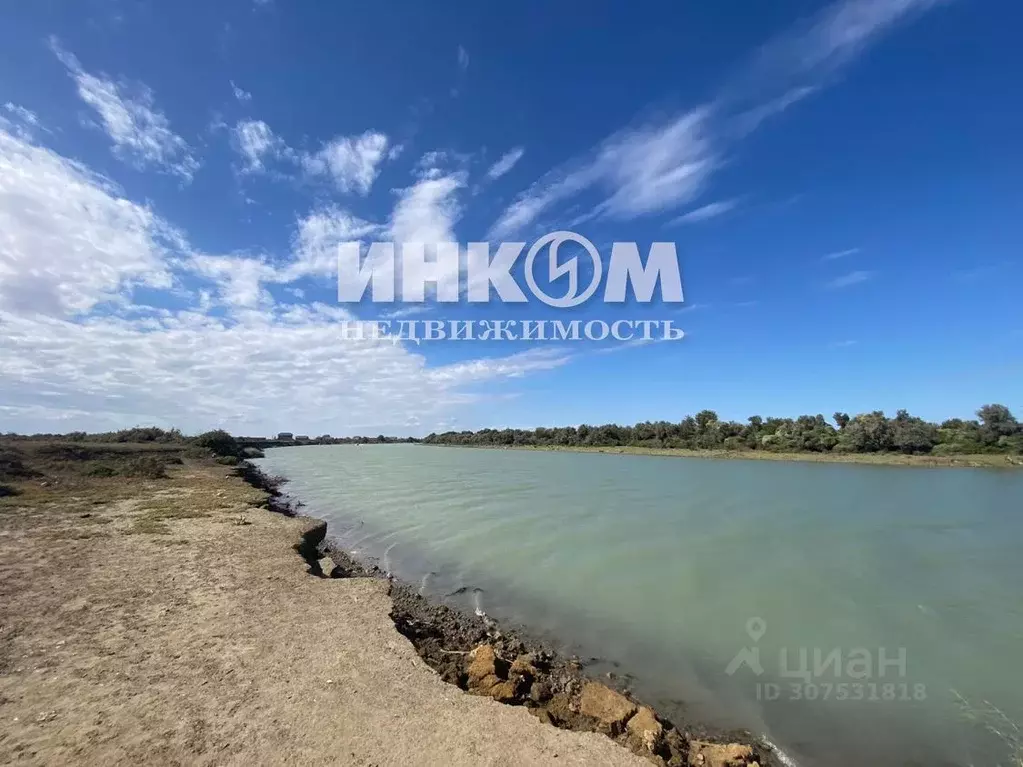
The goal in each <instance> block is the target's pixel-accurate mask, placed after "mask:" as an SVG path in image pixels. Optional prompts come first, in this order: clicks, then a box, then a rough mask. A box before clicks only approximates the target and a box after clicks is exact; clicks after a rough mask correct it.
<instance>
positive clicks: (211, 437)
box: [192, 429, 241, 458]
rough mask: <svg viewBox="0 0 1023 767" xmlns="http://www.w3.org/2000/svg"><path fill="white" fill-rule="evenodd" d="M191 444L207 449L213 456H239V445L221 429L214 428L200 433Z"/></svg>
mask: <svg viewBox="0 0 1023 767" xmlns="http://www.w3.org/2000/svg"><path fill="white" fill-rule="evenodd" d="M192 444H193V445H195V446H197V447H201V448H205V449H207V450H209V451H210V452H211V453H213V455H215V456H233V457H235V458H239V457H241V445H239V444H238V440H236V439H235V438H234V437H232V436H231V435H230V434H228V433H227V432H226V431H224V430H223V429H216V430H214V431H208V432H206V433H204V434H200V435H199V436H198V437H196V438H195V439H193V440H192Z"/></svg>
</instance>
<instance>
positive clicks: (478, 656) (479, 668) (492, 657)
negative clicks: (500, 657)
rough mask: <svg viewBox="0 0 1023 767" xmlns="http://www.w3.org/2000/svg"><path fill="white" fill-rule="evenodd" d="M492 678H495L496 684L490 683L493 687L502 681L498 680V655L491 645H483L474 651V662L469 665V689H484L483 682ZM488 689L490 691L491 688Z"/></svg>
mask: <svg viewBox="0 0 1023 767" xmlns="http://www.w3.org/2000/svg"><path fill="white" fill-rule="evenodd" d="M491 676H492V677H494V682H491V683H490V686H491V687H492V686H493V684H494V683H496V682H498V681H500V680H499V679H498V678H497V653H495V652H494V648H493V647H491V646H490V645H488V644H481V645H480V646H479V647H477V648H476V649H475V650H473V651H472V660H471V662H470V663H469V689H478V688H480V687H482V685H481V682H483V680H485V679H487V677H491ZM486 689H488V690H489V689H490V687H487V688H486Z"/></svg>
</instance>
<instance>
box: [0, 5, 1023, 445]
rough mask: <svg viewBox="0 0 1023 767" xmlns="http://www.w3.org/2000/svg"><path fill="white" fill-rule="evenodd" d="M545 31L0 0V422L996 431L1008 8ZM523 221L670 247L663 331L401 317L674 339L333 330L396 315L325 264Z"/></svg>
mask: <svg viewBox="0 0 1023 767" xmlns="http://www.w3.org/2000/svg"><path fill="white" fill-rule="evenodd" d="M581 7H582V6H580V5H578V4H568V3H560V4H555V3H547V2H522V3H514V4H502V5H498V4H491V3H478V4H468V3H459V4H453V3H452V4H443V3H429V4H427V3H421V2H398V3H390V4H386V6H385V5H384V4H355V3H312V2H284V0H262V1H260V2H257V1H256V0H232V1H231V2H220V3H199V2H180V3H174V4H170V3H156V2H144V3H138V2H126V1H123V0H89V1H88V2H81V3H74V4H71V3H61V4H57V3H53V4H48V3H31V4H26V3H22V4H19V5H18V7H16V8H14V7H12V8H9V9H7V10H6V11H4V14H3V15H4V23H3V24H0V225H2V227H0V431H6V430H17V431H65V430H70V429H109V428H118V427H122V426H130V425H134V424H139V423H147V424H148V423H157V424H160V425H167V426H169V425H177V426H180V427H182V428H184V429H186V430H198V429H204V428H208V427H210V426H214V425H220V426H224V427H225V428H229V429H231V430H234V431H238V432H247V433H269V432H273V431H276V430H283V429H288V430H293V431H299V432H311V433H317V434H318V433H323V432H330V433H334V434H350V433H377V432H381V431H382V432H387V433H399V434H405V433H413V434H423V433H428V432H429V431H432V430H441V429H447V428H479V427H482V426H520V427H531V426H537V425H554V424H578V423H582V422H589V423H602V422H608V421H617V422H621V423H626V422H629V423H631V422H635V421H639V420H645V419H669V420H677V419H679V418H681V417H682V416H684V415H685V414H687V413H692V412H695V411H697V410H700V409H703V408H708V407H709V408H712V409H715V410H717V411H718V412H719V413H720V414H721V415H722V416H723V417H728V418H736V419H745V418H746V417H747V416H749V415H752V414H755V413H760V414H765V415H766V414H772V415H791V416H795V415H798V414H802V413H811V414H813V413H818V412H822V413H825V414H826V415H830V414H831V413H832V412H834V411H835V410H844V411H849V412H852V413H856V412H862V411H865V410H873V409H879V408H880V409H885V410H887V411H889V412H890V413H891V412H894V410H895V409H897V408H900V407H906V408H909V409H910V410H911V411H912V412H914V413H916V414H919V415H921V416H924V417H927V418H932V419H942V418H946V417H951V416H968V415H970V414H971V413H972V411H973V410H974V409H975V408H976V407H977V406H979V405H981V404H983V403H985V402H991V401H998V402H1003V403H1005V404H1007V405H1009V406H1010V407H1012V408H1014V409H1015V410H1016V411H1017V412H1019V411H1023V401H1021V400H1023V397H1021V393H1023V387H1021V385H1020V381H1021V380H1023V376H1021V372H1023V364H1021V356H1020V349H1021V346H1023V313H1021V310H1020V305H1021V302H1020V300H1019V292H1020V290H1019V286H1020V278H1021V276H1023V268H1021V265H1020V241H1021V227H1020V223H1019V222H1020V220H1021V216H1020V214H1021V213H1023V192H1021V191H1020V188H1019V184H1018V179H1019V178H1020V177H1021V174H1020V171H1021V164H1023V163H1021V157H1023V154H1021V151H1020V150H1021V146H1020V139H1019V136H1021V135H1023V101H1021V98H1020V91H1019V83H1018V74H1017V73H1018V72H1020V71H1023V50H1021V49H1020V47H1019V45H1018V42H1017V40H1016V36H1017V33H1016V30H1018V27H1019V22H1020V21H1021V20H1023V10H1021V9H1020V8H1018V7H1017V6H1016V5H1015V4H1013V3H1010V2H1008V0H989V1H988V2H984V3H981V2H977V1H975V0H944V1H943V0H838V1H837V2H833V3H823V2H814V1H811V0H786V1H784V2H775V3H749V2H744V1H742V2H741V1H740V0H726V1H723V2H717V3H700V2H663V3H662V2H647V3H639V4H635V3H632V4H626V3H618V4H613V6H612V4H610V3H607V4H590V5H588V6H587V10H586V13H585V14H583V13H580V11H579V9H580V8H581ZM556 229H573V230H575V231H577V232H579V233H581V234H583V235H585V236H587V237H588V238H589V239H591V240H592V241H593V242H594V243H596V244H597V245H598V246H599V247H600V248H601V249H602V250H604V249H606V246H607V245H608V244H609V243H611V242H612V241H615V240H636V241H638V242H640V243H647V244H648V243H649V242H651V241H655V240H672V241H674V242H675V243H676V245H677V248H678V252H679V254H680V257H681V262H682V272H683V279H684V283H685V293H686V303H685V305H684V307H682V308H679V307H677V306H670V305H664V304H659V303H656V302H655V303H654V304H653V305H650V306H637V305H635V304H627V305H626V306H617V307H611V306H606V305H603V304H601V303H599V302H591V303H589V304H587V305H585V306H584V307H580V308H578V309H576V310H560V311H561V313H560V314H559V313H558V310H551V309H549V308H548V307H545V306H544V305H542V304H539V303H538V302H536V301H534V302H532V303H531V304H530V305H529V306H528V307H508V306H504V307H502V306H500V305H499V304H496V303H493V304H488V305H486V306H482V307H481V306H471V307H470V306H466V305H455V306H452V305H437V304H436V303H434V302H428V303H427V304H426V305H425V306H424V307H422V311H421V312H420V313H419V314H416V315H414V317H415V318H416V319H429V318H434V319H464V318H470V317H471V318H484V319H507V318H524V317H529V318H554V317H561V318H564V317H566V316H570V317H572V318H579V319H584V320H585V319H593V318H601V319H605V320H608V321H611V320H614V319H619V318H639V319H672V320H673V321H674V322H675V324H676V326H679V327H681V328H682V329H684V330H685V332H686V338H685V339H684V340H683V341H681V342H675V343H654V344H647V345H641V344H626V345H622V344H618V345H614V344H608V343H604V344H597V343H585V342H579V343H550V342H547V343H537V342H524V341H519V342H501V343H495V342H473V343H464V342H461V343H456V342H433V343H424V344H421V345H415V344H401V343H399V344H392V343H389V342H378V341H362V342H353V341H343V340H341V339H340V338H339V337H338V336H339V333H338V323H339V321H341V320H345V319H360V320H366V319H373V318H379V317H382V316H385V315H386V312H387V311H388V310H391V311H393V310H394V307H382V308H381V307H380V306H379V305H378V306H374V305H372V304H370V303H368V302H366V303H363V304H360V305H339V304H338V303H337V301H336V287H335V280H336V268H335V264H334V260H333V258H334V252H335V250H334V248H335V246H336V244H337V243H339V242H342V241H346V240H349V239H360V238H362V239H367V238H368V239H387V238H388V237H393V238H394V239H398V240H405V241H409V240H414V239H426V240H428V241H436V240H439V239H452V240H455V241H458V242H462V243H465V242H470V241H474V240H483V239H490V240H491V241H493V242H497V241H500V240H502V239H513V240H514V239H517V240H524V241H527V242H528V241H532V240H534V239H536V238H537V237H538V236H539V235H541V234H544V233H546V232H548V231H553V230H556ZM385 235H387V236H385ZM605 254H606V250H605ZM452 276H453V278H457V274H456V275H452ZM566 311H567V312H568V314H566Z"/></svg>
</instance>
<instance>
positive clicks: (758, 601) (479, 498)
mask: <svg viewBox="0 0 1023 767" xmlns="http://www.w3.org/2000/svg"><path fill="white" fill-rule="evenodd" d="M257 463H259V464H261V465H262V466H263V468H264V470H266V471H268V472H270V473H273V474H283V475H285V476H287V477H289V478H290V479H291V483H290V484H289V485H288V486H287V489H288V491H289V492H290V493H291V494H292V495H294V496H296V497H297V498H298V499H300V500H301V501H303V502H304V503H305V504H306V508H305V509H304V511H305V512H306V513H309V514H310V515H312V516H316V517H320V518H322V519H326V520H327V521H328V523H329V533H330V534H331V535H332V536H333V537H334V538H335V539H337V540H339V541H340V542H342V543H343V544H344V546H345V547H346V548H348V549H349V550H351V551H353V552H355V553H356V554H357V555H358V556H361V557H363V558H365V559H369V558H375V560H376V561H377V562H378V563H379V564H380V565H381V566H382V567H384V568H385V569H388V570H390V571H391V572H393V573H394V574H395V575H397V576H399V577H401V578H403V579H405V580H407V581H411V582H418V583H420V584H421V585H422V588H423V590H424V592H425V593H428V594H431V595H433V596H437V597H441V598H444V599H446V600H447V601H448V602H451V603H455V604H459V605H461V606H468V607H479V608H480V609H483V610H485V611H486V612H487V613H488V614H489V615H491V616H493V617H495V618H497V619H498V620H500V621H502V622H505V621H506V622H508V623H510V624H513V623H518V624H523V625H525V626H527V627H528V628H529V629H531V630H532V631H533V633H534V634H538V635H541V636H542V637H543V638H545V639H548V640H549V641H553V642H555V643H556V644H558V645H559V647H560V648H561V649H562V650H563V651H566V652H570V653H571V652H575V653H578V654H579V655H580V657H583V658H589V657H597V658H600V659H601V661H600V662H599V663H597V664H596V665H595V668H596V670H597V671H600V672H603V671H604V670H609V669H613V670H615V671H617V672H618V673H619V674H620V675H625V674H626V673H628V674H631V675H632V676H633V677H634V686H633V689H634V690H635V692H636V693H637V695H639V696H640V697H642V698H644V699H647V700H649V701H650V702H651V703H653V704H654V705H657V706H659V707H661V708H662V709H663V710H664V711H665V712H666V713H667V714H668V715H669V716H672V717H673V718H676V720H678V719H682V718H685V717H688V718H690V719H696V720H700V721H706V722H709V723H712V724H716V725H721V726H740V727H746V728H749V729H751V730H754V731H756V732H758V733H761V734H763V735H765V736H767V737H768V738H770V740H771V741H773V742H774V743H776V744H778V745H779V746H780V747H781V748H782V749H783V751H784V752H785V753H786V754H787V755H789V756H790V757H791V758H792V760H793V761H794V762H795V763H797V764H800V765H815V764H822V765H832V764H835V765H849V764H878V765H888V764H892V765H895V764H900V765H902V764H921V765H923V764H927V765H944V764H962V765H967V764H976V765H993V764H998V763H1002V764H1009V763H1010V762H1009V760H1008V758H1007V754H1006V749H1005V747H1004V745H1002V744H1001V743H1000V742H999V741H998V739H996V738H993V737H991V736H990V735H988V734H987V733H986V732H985V730H984V727H983V726H982V724H978V723H976V722H971V721H970V719H969V717H968V716H966V715H965V714H964V712H963V710H962V705H961V703H959V702H958V701H957V698H956V694H955V693H954V692H953V691H956V692H957V693H958V694H959V695H961V696H962V697H963V698H965V699H966V700H967V701H969V702H970V704H971V705H972V706H973V708H974V709H983V708H985V704H984V701H988V702H989V703H990V704H991V705H994V706H996V707H998V708H999V709H1000V710H1001V711H1003V712H1004V713H1005V714H1006V716H1007V717H1008V718H1009V719H1010V720H1011V721H1013V722H1016V723H1020V724H1021V725H1023V655H1021V650H1023V556H1021V554H1020V549H1021V543H1023V472H1011V471H993V470H973V469H923V468H911V469H907V468H899V467H878V466H856V465H849V464H831V465H829V464H808V463H807V464H803V463H782V462H774V461H771V462H768V461H763V462H760V461H713V460H702V459H679V458H655V457H646V456H621V455H611V454H604V455H602V454H581V453H555V452H545V453H541V452H526V451H514V450H479V449H459V448H445V447H426V446H418V445H380V446H373V445H366V446H348V445H344V446H341V445H339V446H315V447H296V448H279V449H273V450H269V451H267V457H266V458H265V459H263V460H261V461H257ZM744 651H745V654H741V653H743V652H744ZM802 657H805V659H806V664H805V666H804V665H803V664H802V661H801V658H802ZM900 659H904V662H902V660H900ZM730 664H731V667H730ZM804 668H805V669H806V670H807V671H808V674H804V675H801V676H798V677H797V676H796V675H795V674H797V673H798V672H799V671H800V670H802V669H804ZM758 671H759V672H760V673H757V672H758ZM729 672H732V673H729ZM836 672H837V673H836ZM986 719H987V722H988V723H990V724H992V725H994V726H996V727H1000V728H1001V729H1005V728H1006V727H1007V725H1006V724H1005V723H1004V722H999V721H997V715H990V716H988V717H987V718H986Z"/></svg>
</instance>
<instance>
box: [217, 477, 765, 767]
mask: <svg viewBox="0 0 1023 767" xmlns="http://www.w3.org/2000/svg"><path fill="white" fill-rule="evenodd" d="M237 474H238V475H239V476H240V477H241V478H242V479H243V480H244V481H245V482H247V483H248V484H250V485H252V486H253V487H255V488H257V489H259V490H262V491H263V492H265V493H266V494H267V501H266V504H265V506H266V508H267V509H268V510H270V511H273V512H275V513H278V514H283V515H285V516H288V517H299V516H302V518H303V519H304V520H306V521H307V522H308V524H307V525H306V527H305V529H304V531H303V533H302V535H301V538H300V541H299V542H298V543H297V544H296V545H295V550H296V552H297V553H298V554H299V555H300V556H301V557H302V559H303V560H304V561H305V563H306V566H307V570H308V572H309V574H310V575H311V576H313V577H319V578H379V579H385V580H387V581H388V583H389V588H388V593H389V596H390V598H391V601H392V609H391V614H390V615H391V619H392V620H393V621H394V625H395V628H396V629H397V630H398V631H399V632H400V633H401V634H402V635H403V636H405V637H406V638H407V639H408V640H409V641H410V642H411V643H412V645H413V647H414V648H415V649H416V652H417V653H418V654H419V656H420V657H421V658H422V659H423V660H424V661H425V662H426V663H427V665H429V666H430V667H431V668H432V669H434V671H436V672H437V673H438V674H439V675H440V677H441V678H442V679H443V680H444V681H446V682H448V683H450V684H454V685H455V686H457V687H459V688H460V689H462V690H464V691H466V692H468V693H470V694H475V695H481V696H486V697H490V698H492V699H494V700H496V701H498V702H500V703H504V704H507V705H516V706H523V707H525V708H526V709H527V710H528V711H529V712H530V713H531V714H533V715H534V716H536V717H537V718H538V719H539V720H540V721H542V722H545V723H547V724H550V725H553V726H555V727H559V728H562V729H567V730H576V731H584V732H600V733H603V734H604V735H606V736H607V737H609V738H611V739H613V740H615V741H616V742H618V743H620V744H621V745H622V746H624V747H626V748H629V749H630V750H631V751H633V752H634V753H637V754H639V755H641V756H645V757H647V758H649V759H651V760H652V761H654V762H657V763H661V764H666V765H668V766H669V767H684V766H686V765H703V766H704V767H740V766H741V765H747V766H748V767H754V766H755V765H760V767H767V766H768V765H771V766H772V767H775V766H778V765H781V764H782V762H781V761H780V760H779V759H778V758H777V756H776V755H775V753H774V752H773V750H772V749H771V748H770V746H768V745H767V744H765V743H763V742H762V741H760V740H759V739H757V738H756V736H755V735H753V734H752V733H750V732H748V731H735V730H730V731H722V730H720V729H715V728H711V727H706V726H702V725H700V724H697V723H689V722H687V723H684V724H683V725H676V724H675V723H674V722H672V721H671V720H669V719H668V718H666V717H664V716H661V715H660V714H658V713H657V712H656V711H655V710H654V709H653V708H652V707H650V706H646V705H644V704H643V703H642V702H641V701H638V700H636V699H635V697H634V696H633V695H632V694H631V693H630V691H629V690H628V689H626V688H625V687H624V686H623V685H622V684H621V682H620V680H619V679H618V678H612V679H608V680H607V681H603V680H601V681H598V680H596V679H594V678H592V677H590V676H589V675H587V673H586V670H585V668H584V666H583V664H582V663H581V662H580V661H579V660H578V659H576V658H563V657H561V656H560V655H559V654H558V653H557V652H555V651H553V650H552V649H550V648H549V647H547V646H545V645H544V644H543V643H542V642H540V641H538V640H535V639H533V638H531V637H528V636H526V635H524V634H523V633H522V632H518V631H509V630H504V629H502V627H501V626H499V625H498V623H497V622H496V621H494V620H493V619H491V618H490V617H489V616H486V615H470V614H468V613H466V612H463V611H461V610H458V609H456V608H453V607H451V606H448V605H445V604H441V603H437V602H434V601H433V600H431V599H430V598H428V597H426V596H424V595H422V594H420V593H419V591H418V589H417V588H416V587H413V586H412V585H411V584H408V583H405V582H403V581H401V580H399V579H397V578H395V577H394V576H392V575H390V574H389V573H385V572H384V571H383V570H381V569H380V568H379V567H378V566H376V565H367V564H365V563H363V562H361V561H359V560H357V559H356V558H354V557H352V556H351V554H349V553H348V552H347V551H345V550H344V549H342V548H341V547H340V546H338V545H337V544H336V543H334V542H333V541H331V540H330V539H329V538H328V537H327V523H326V522H325V521H323V520H318V519H314V518H311V517H305V516H304V515H300V514H299V512H298V509H299V507H300V504H299V503H298V501H297V499H293V498H290V497H289V496H287V495H285V493H284V492H283V491H282V487H283V485H284V483H285V482H286V481H287V480H286V479H284V478H282V477H274V476H270V475H268V474H266V473H265V472H263V471H262V470H261V469H260V468H259V467H257V466H255V465H254V464H252V463H250V462H248V461H245V462H243V463H241V464H240V465H239V466H238V467H237Z"/></svg>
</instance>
